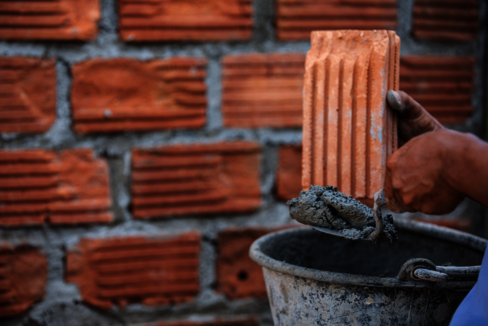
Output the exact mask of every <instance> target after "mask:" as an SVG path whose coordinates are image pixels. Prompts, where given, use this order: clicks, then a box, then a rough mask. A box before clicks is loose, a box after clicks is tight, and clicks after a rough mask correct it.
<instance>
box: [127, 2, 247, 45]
mask: <svg viewBox="0 0 488 326" xmlns="http://www.w3.org/2000/svg"><path fill="white" fill-rule="evenodd" d="M118 2H119V10H120V12H119V14H120V34H121V37H122V39H123V40H124V41H224V40H247V39H249V38H251V34H252V26H253V22H252V0H226V1H219V0H203V1H198V2H193V1H180V0H169V1H168V0H141V1H128V0H119V1H118Z"/></svg>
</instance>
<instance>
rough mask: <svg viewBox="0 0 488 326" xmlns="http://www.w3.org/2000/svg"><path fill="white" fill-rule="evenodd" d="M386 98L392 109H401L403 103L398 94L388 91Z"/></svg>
mask: <svg viewBox="0 0 488 326" xmlns="http://www.w3.org/2000/svg"><path fill="white" fill-rule="evenodd" d="M386 99H387V100H388V103H389V104H390V106H391V107H392V108H393V109H395V110H397V111H401V110H402V109H403V105H402V102H401V99H400V94H398V93H397V92H395V91H388V93H387V94H386Z"/></svg>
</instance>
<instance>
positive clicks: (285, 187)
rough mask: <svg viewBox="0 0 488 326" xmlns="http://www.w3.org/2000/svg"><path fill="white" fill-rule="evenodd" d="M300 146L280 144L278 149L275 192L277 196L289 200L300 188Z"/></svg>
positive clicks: (297, 193)
mask: <svg viewBox="0 0 488 326" xmlns="http://www.w3.org/2000/svg"><path fill="white" fill-rule="evenodd" d="M301 180H302V146H301V145H290V146H282V147H281V148H280V150H279V163H278V171H277V173H276V188H277V190H276V192H277V196H278V198H280V199H282V200H290V199H292V198H295V197H298V195H300V191H301V190H302V183H301Z"/></svg>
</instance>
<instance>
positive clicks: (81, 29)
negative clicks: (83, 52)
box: [0, 0, 100, 41]
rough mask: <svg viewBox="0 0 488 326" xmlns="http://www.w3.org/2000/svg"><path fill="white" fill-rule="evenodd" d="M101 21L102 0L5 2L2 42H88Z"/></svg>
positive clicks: (0, 32) (0, 13)
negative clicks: (3, 40)
mask: <svg viewBox="0 0 488 326" xmlns="http://www.w3.org/2000/svg"><path fill="white" fill-rule="evenodd" d="M99 18H100V3H99V0H36V1H32V0H21V1H2V2H0V21H1V22H2V23H1V26H0V39H7V40H83V41H89V40H92V39H94V38H95V36H96V35H97V34H98V28H97V22H98V20H99Z"/></svg>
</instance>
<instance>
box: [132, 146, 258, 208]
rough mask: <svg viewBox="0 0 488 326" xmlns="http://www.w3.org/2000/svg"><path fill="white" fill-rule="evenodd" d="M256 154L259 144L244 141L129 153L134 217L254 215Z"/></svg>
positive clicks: (140, 150)
mask: <svg viewBox="0 0 488 326" xmlns="http://www.w3.org/2000/svg"><path fill="white" fill-rule="evenodd" d="M260 152H261V148H260V146H259V145H258V144H256V143H252V142H245V141H234V142H222V143H214V144H192V145H173V146H166V147H160V148H154V149H135V150H133V152H132V200H133V202H132V206H133V216H134V217H135V218H151V217H167V216H172V215H189V214H218V213H240V212H249V211H254V210H256V209H257V208H259V206H260V205H261V190H260V183H259V170H260V168H259V166H260V157H261V156H260Z"/></svg>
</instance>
